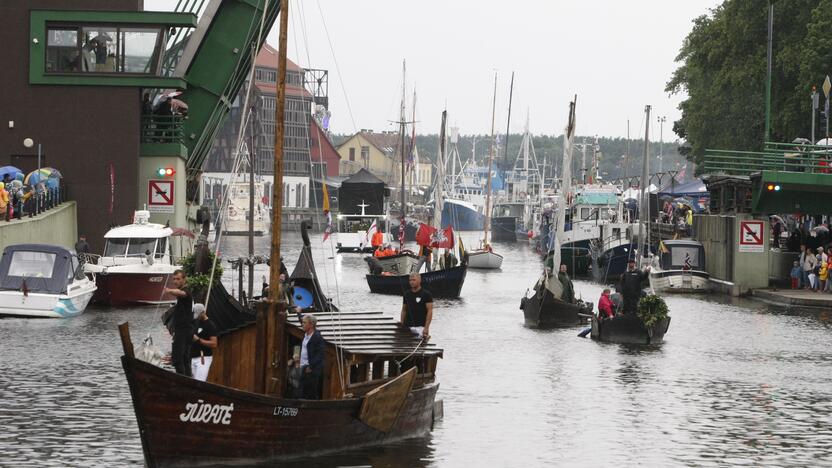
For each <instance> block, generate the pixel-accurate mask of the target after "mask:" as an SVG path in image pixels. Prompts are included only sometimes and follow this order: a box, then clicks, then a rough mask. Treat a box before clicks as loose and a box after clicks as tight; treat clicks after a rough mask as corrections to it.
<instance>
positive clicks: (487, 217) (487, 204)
mask: <svg viewBox="0 0 832 468" xmlns="http://www.w3.org/2000/svg"><path fill="white" fill-rule="evenodd" d="M496 113H497V72H494V98H493V100H492V102H491V147H490V148H489V150H488V184H486V190H485V223H483V233H482V248H483V249H484V248H485V247H486V246H487V245H488V229H489V228H490V227H491V226H490V225H491V166H492V165H493V164H494V118H495V114H496Z"/></svg>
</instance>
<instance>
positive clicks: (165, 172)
mask: <svg viewBox="0 0 832 468" xmlns="http://www.w3.org/2000/svg"><path fill="white" fill-rule="evenodd" d="M156 174H158V175H159V177H170V176H172V175H174V174H176V171H175V170H174V169H173V168H172V167H160V168H159V169H156Z"/></svg>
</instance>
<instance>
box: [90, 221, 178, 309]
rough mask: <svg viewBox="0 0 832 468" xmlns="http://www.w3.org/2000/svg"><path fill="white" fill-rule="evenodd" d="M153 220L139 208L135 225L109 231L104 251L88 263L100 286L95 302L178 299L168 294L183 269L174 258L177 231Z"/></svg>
mask: <svg viewBox="0 0 832 468" xmlns="http://www.w3.org/2000/svg"><path fill="white" fill-rule="evenodd" d="M149 220H150V212H149V211H145V210H139V211H136V212H135V214H134V218H133V223H132V224H129V225H127V226H118V227H115V228H113V229H110V230H109V231H107V234H105V235H104V240H105V241H106V244H105V247H104V253H103V254H102V255H101V256H90V257H91V260H92V261H90V262H87V263H85V264H84V273H87V274H89V275H94V276H95V284H96V286H97V287H98V289H97V290H96V292H95V295H93V298H92V301H93V302H95V303H99V304H105V305H110V306H125V305H135V304H166V303H171V302H174V301H175V299H174V297H173V296H171V295H169V294H166V293H165V287H168V286H169V285H170V284H172V283H171V279H172V275H173V272H174V271H176V270H177V269H178V268H180V267H179V266H178V265H176V262H175V261H173V259H172V249H171V246H170V244H171V242H170V241H171V237H172V236H173V235H174V230H173V229H171V228H170V227H168V226H163V225H161V224H156V223H151V222H150V221H149ZM178 232H182V233H183V234H187V233H185V232H184V231H178Z"/></svg>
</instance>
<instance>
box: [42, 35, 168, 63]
mask: <svg viewBox="0 0 832 468" xmlns="http://www.w3.org/2000/svg"><path fill="white" fill-rule="evenodd" d="M161 35H162V34H161V29H159V28H135V27H134V28H128V27H114V26H94V25H79V26H50V27H48V28H47V34H46V37H47V41H46V56H45V61H46V63H45V70H46V72H47V73H130V74H143V75H155V74H156V72H157V68H158V61H159V60H158V57H159V54H158V50H159V47H160V40H159V38H160V36H161Z"/></svg>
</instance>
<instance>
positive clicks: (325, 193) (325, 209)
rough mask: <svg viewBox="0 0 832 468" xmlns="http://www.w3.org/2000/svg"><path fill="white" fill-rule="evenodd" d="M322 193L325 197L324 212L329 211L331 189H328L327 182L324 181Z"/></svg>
mask: <svg viewBox="0 0 832 468" xmlns="http://www.w3.org/2000/svg"><path fill="white" fill-rule="evenodd" d="M321 193H322V196H323V199H324V214H326V213H328V212H329V191H328V190H327V189H326V182H323V183H322V188H321Z"/></svg>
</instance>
